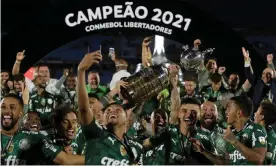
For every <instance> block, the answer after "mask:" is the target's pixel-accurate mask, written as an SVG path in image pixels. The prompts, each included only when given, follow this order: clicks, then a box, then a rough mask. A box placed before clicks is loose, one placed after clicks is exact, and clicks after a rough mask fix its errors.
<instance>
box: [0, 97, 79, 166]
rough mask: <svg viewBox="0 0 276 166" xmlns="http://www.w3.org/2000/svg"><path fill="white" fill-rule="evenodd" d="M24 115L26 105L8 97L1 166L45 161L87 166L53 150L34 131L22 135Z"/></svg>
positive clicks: (3, 119) (3, 116)
mask: <svg viewBox="0 0 276 166" xmlns="http://www.w3.org/2000/svg"><path fill="white" fill-rule="evenodd" d="M22 115H23V101H22V99H21V98H20V97H18V96H17V95H14V94H8V95H7V96H5V97H4V98H3V100H2V102H1V126H2V129H1V137H2V138H1V139H2V141H1V164H2V165H29V164H30V165H34V164H40V163H43V162H44V161H45V160H48V161H49V160H50V161H53V162H54V163H56V164H65V165H67V164H68V165H69V164H83V163H84V160H83V158H82V157H80V156H78V155H69V154H66V153H65V152H63V151H61V149H59V148H58V147H56V146H53V145H52V144H51V143H50V141H48V140H47V138H46V137H45V136H44V135H42V134H40V133H38V132H34V131H21V130H20V129H19V119H20V118H21V117H22Z"/></svg>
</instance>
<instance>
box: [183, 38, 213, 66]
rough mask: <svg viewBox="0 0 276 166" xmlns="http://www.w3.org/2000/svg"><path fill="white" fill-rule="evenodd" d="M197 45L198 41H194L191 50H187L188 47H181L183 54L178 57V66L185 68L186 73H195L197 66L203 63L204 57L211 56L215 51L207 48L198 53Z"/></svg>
mask: <svg viewBox="0 0 276 166" xmlns="http://www.w3.org/2000/svg"><path fill="white" fill-rule="evenodd" d="M199 45H200V40H196V41H195V43H194V47H193V48H189V46H188V45H185V46H183V47H182V49H183V52H182V54H181V57H180V64H181V67H183V68H185V69H186V70H187V71H189V70H194V71H197V70H198V68H199V66H200V65H201V64H202V63H203V62H204V59H205V56H206V55H207V54H212V53H213V51H214V50H215V48H208V49H206V50H204V51H200V49H199V48H198V46H199Z"/></svg>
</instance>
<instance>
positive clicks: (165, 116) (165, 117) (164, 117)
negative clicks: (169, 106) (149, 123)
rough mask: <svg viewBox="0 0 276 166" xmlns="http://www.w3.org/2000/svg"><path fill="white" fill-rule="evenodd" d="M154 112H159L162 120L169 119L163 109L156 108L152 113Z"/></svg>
mask: <svg viewBox="0 0 276 166" xmlns="http://www.w3.org/2000/svg"><path fill="white" fill-rule="evenodd" d="M155 114H160V115H161V116H162V118H163V119H164V120H166V121H168V120H169V119H168V114H167V112H166V111H165V110H164V109H160V108H158V109H156V110H154V111H153V115H155Z"/></svg>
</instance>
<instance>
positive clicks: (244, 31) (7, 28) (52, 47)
mask: <svg viewBox="0 0 276 166" xmlns="http://www.w3.org/2000/svg"><path fill="white" fill-rule="evenodd" d="M1 2H2V20H1V21H2V25H1V26H2V30H1V43H2V50H1V55H2V61H1V66H2V67H1V68H2V69H9V70H11V68H12V66H13V63H14V61H15V56H16V53H17V52H18V51H22V50H23V49H25V50H26V58H25V60H24V62H23V63H22V68H21V72H25V71H26V70H27V69H29V68H30V67H31V66H32V65H33V64H35V63H36V62H37V61H38V60H40V59H41V58H43V57H44V56H46V55H50V53H52V54H57V53H56V51H58V50H56V49H58V48H60V47H62V46H64V45H65V44H66V48H64V47H63V48H64V49H63V51H62V52H58V53H59V54H60V57H59V59H58V58H57V59H47V58H46V59H44V60H48V61H49V60H56V61H55V62H56V63H54V64H53V65H52V66H51V68H63V67H68V65H69V66H71V67H72V66H73V67H77V64H78V62H79V59H81V58H82V56H83V55H84V54H85V53H86V51H87V47H88V46H89V47H90V48H91V51H93V50H95V49H97V48H98V46H97V45H95V43H93V41H92V42H90V41H85V40H78V41H79V42H72V41H75V40H77V39H80V38H82V37H89V36H95V35H99V36H114V37H115V38H119V40H120V39H121V38H124V39H126V43H127V44H123V45H122V44H121V45H119V46H118V45H116V47H117V49H116V50H119V55H120V56H128V52H127V51H125V50H128V48H133V47H135V48H137V53H136V55H129V56H128V61H129V63H133V64H135V63H138V62H140V59H139V58H140V55H139V48H140V47H141V46H140V45H141V42H142V38H143V37H144V36H148V35H153V34H152V32H151V31H145V30H137V29H113V30H112V29H109V30H104V31H98V32H97V33H86V32H85V31H84V29H83V26H80V27H79V28H68V27H66V26H65V24H64V17H65V15H66V14H67V13H69V12H72V11H78V10H81V9H87V8H91V9H94V8H95V7H96V6H102V5H103V4H110V5H112V4H124V3H121V1H116V2H115V1H99V2H95V1H91V0H89V1H86V0H82V1H77V0H68V1H66V0H58V1H54V0H50V1H49V0H48V1H1ZM142 2H144V1H139V2H135V4H136V3H138V4H139V3H140V4H143V3H142ZM145 2H146V3H144V4H143V5H145V6H147V8H148V9H149V8H151V7H152V8H153V7H159V8H161V9H162V10H165V9H167V10H170V11H172V12H174V13H181V14H182V15H183V16H187V17H191V18H192V20H193V21H192V23H191V27H190V29H189V30H188V32H187V33H184V32H183V31H179V30H177V29H175V30H174V32H173V35H171V36H165V37H166V38H168V39H171V40H173V41H176V42H178V43H182V44H191V43H192V42H193V40H194V39H196V38H200V39H202V42H203V44H202V47H203V48H209V47H212V48H213V47H215V48H216V51H215V52H214V56H216V58H217V59H218V61H219V65H221V66H226V67H227V71H228V72H237V73H239V74H240V75H241V76H242V77H243V74H244V72H243V58H242V54H241V47H242V46H244V47H247V48H248V49H249V50H250V55H251V57H252V61H253V62H252V63H253V67H254V71H255V73H257V74H260V73H261V71H262V70H263V68H264V67H265V58H264V56H265V54H266V53H268V52H275V50H276V49H275V48H276V46H275V42H274V41H275V38H273V37H274V36H275V27H276V26H275V21H274V20H275V19H273V18H274V15H273V14H272V13H273V12H272V11H273V8H274V7H275V5H274V4H273V3H272V1H271V2H268V1H266V2H265V3H264V2H263V3H260V2H259V3H256V2H252V1H242V2H239V1H229V2H225V1H198V0H191V1H189V0H186V1H176V0H174V1H170V3H167V2H168V1H167V2H164V3H162V2H160V1H145ZM157 2H158V3H157ZM97 3H98V4H97ZM149 10H151V9H149ZM90 24H91V23H90ZM134 34H135V36H133V35H134ZM161 35H163V34H161ZM267 36H270V38H268V37H267ZM139 41H140V42H139ZM108 42H109V43H110V42H111V43H112V41H107V43H108ZM113 42H114V41H113ZM248 42H250V44H248ZM68 43H70V44H68ZM173 48H174V47H173V46H170V47H169V48H165V50H166V53H167V54H168V55H170V56H169V58H170V59H171V60H173V61H178V60H179V56H180V53H179V54H177V51H178V50H177V49H173ZM59 50H60V49H59ZM74 50H77V51H78V52H82V51H83V55H81V53H79V54H78V55H77V54H74ZM176 50H177V51H176ZM61 54H62V56H61ZM63 56H66V57H74V56H76V57H77V58H76V59H73V60H71V61H69V60H68V59H69V58H68V59H67V63H64V58H61V57H63ZM57 60H59V61H57ZM110 63H111V62H110V60H109V59H106V60H105V61H104V62H103V67H104V68H103V69H101V70H107V69H109V68H112V66H111V64H110ZM73 64H75V65H73ZM55 76H58V74H56V73H53V77H55ZM101 77H110V75H109V74H108V76H106V73H103V74H102V76H101ZM104 80H108V79H104Z"/></svg>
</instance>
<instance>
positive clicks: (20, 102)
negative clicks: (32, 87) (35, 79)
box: [4, 93, 24, 108]
mask: <svg viewBox="0 0 276 166" xmlns="http://www.w3.org/2000/svg"><path fill="white" fill-rule="evenodd" d="M8 97H10V98H14V99H16V100H17V101H18V102H19V105H20V106H21V107H22V108H23V106H24V102H23V99H22V98H21V97H20V96H18V95H17V94H14V93H8V94H6V95H5V96H4V98H8Z"/></svg>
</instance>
